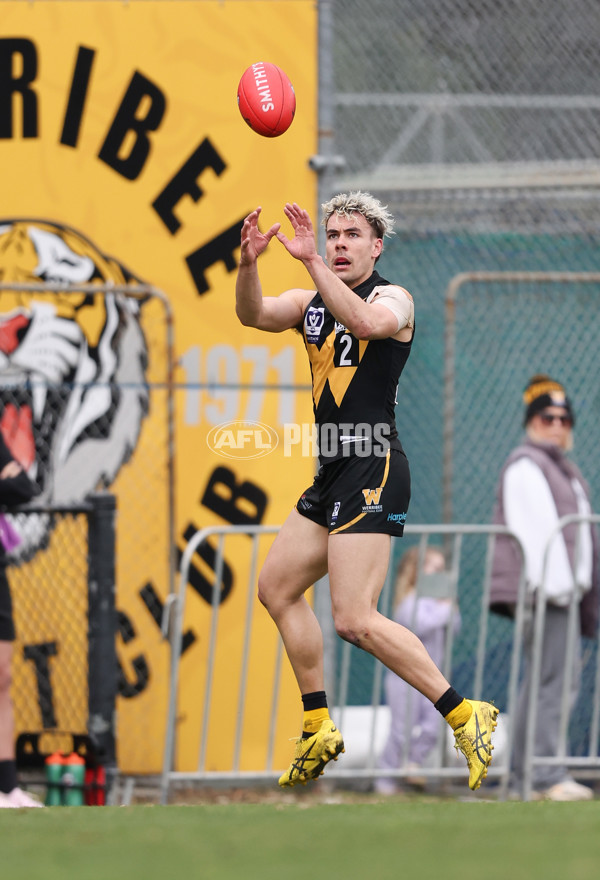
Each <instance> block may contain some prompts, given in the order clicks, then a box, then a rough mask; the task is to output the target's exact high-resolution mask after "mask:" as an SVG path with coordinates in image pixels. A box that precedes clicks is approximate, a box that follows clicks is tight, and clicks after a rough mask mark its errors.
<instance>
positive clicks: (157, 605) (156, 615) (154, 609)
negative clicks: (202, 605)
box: [140, 583, 196, 654]
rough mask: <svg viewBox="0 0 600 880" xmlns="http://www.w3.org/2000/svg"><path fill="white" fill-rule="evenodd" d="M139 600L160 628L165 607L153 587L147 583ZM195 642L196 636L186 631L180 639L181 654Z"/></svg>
mask: <svg viewBox="0 0 600 880" xmlns="http://www.w3.org/2000/svg"><path fill="white" fill-rule="evenodd" d="M140 598H141V600H142V602H143V603H144V605H145V606H146V608H147V609H148V611H149V612H150V615H151V617H152V620H153V621H154V622H155V623H156V625H157V626H158V628H159V629H160V628H161V627H162V620H163V612H164V609H165V606H164V604H163V602H162V601H161V598H160V596H159V595H158V593H157V592H156V590H155V589H154V585H153V584H151V583H147V584H146V585H145V586H143V587H142V589H141V590H140ZM195 641H196V636H195V635H194V633H193V631H192V630H191V629H188V630H186V632H184V633H183V635H182V638H181V653H182V654H185V652H186V651H187V649H188V648H190V647H191V646H192V645H193V644H194V642H195Z"/></svg>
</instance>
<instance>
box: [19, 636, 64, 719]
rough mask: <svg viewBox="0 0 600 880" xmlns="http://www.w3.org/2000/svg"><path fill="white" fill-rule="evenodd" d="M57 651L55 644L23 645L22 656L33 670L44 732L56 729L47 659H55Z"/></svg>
mask: <svg viewBox="0 0 600 880" xmlns="http://www.w3.org/2000/svg"><path fill="white" fill-rule="evenodd" d="M57 653H58V651H57V648H56V642H42V644H40V645H25V647H24V648H23V656H24V658H25V659H26V660H32V661H33V666H34V669H35V678H36V681H37V689H38V703H39V705H40V712H41V715H42V727H43V728H44V730H49V729H50V728H53V727H56V716H55V714H54V700H53V698H52V682H51V681H50V664H49V663H48V658H49V657H56V655H57Z"/></svg>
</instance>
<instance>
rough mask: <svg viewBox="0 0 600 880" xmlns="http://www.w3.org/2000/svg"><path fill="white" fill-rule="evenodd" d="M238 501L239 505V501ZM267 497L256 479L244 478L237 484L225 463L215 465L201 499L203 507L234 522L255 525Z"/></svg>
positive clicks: (235, 523) (261, 516) (261, 514)
mask: <svg viewBox="0 0 600 880" xmlns="http://www.w3.org/2000/svg"><path fill="white" fill-rule="evenodd" d="M215 488H216V489H218V491H215ZM223 496H225V498H224V497H223ZM240 501H241V502H242V504H241V505H240V504H239V503H238V502H240ZM267 501H268V498H267V496H266V495H265V493H264V492H263V491H262V489H259V487H258V486H257V485H256V484H255V483H250V482H249V481H248V480H244V482H243V483H240V485H239V486H238V485H237V483H236V480H235V474H234V473H233V471H230V470H229V468H226V467H217V468H215V469H214V471H213V472H212V474H211V475H210V477H209V480H208V485H207V486H206V489H205V490H204V495H203V496H202V499H201V503H202V504H204V506H205V507H208V509H209V510H212V511H213V513H216V514H217V516H221V517H223V519H225V520H227V522H230V523H231V524H232V525H234V526H254V525H258V524H259V523H260V522H261V521H262V518H263V516H264V513H265V510H266V507H267ZM243 507H245V508H246V510H244V509H243ZM248 507H250V512H249V513H248V512H247V511H248Z"/></svg>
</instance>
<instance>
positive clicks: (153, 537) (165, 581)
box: [0, 270, 175, 772]
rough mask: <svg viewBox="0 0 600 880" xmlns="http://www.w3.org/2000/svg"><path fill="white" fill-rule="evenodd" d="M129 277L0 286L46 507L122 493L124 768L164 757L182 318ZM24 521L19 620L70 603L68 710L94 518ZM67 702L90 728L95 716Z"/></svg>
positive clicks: (29, 461)
mask: <svg viewBox="0 0 600 880" xmlns="http://www.w3.org/2000/svg"><path fill="white" fill-rule="evenodd" d="M115 271H116V270H115ZM120 280H121V285H119V284H117V283H115V282H114V281H113V282H112V283H110V284H106V285H100V284H93V283H89V284H81V285H79V286H76V285H68V284H62V283H61V284H59V283H48V284H43V283H37V282H36V283H33V282H32V283H8V282H3V283H2V284H0V290H1V293H2V299H1V302H0V323H1V325H2V340H1V342H2V345H1V351H2V356H1V363H0V425H1V428H2V432H3V435H4V438H5V440H6V442H7V445H8V446H9V448H10V449H11V451H12V453H13V455H14V456H15V458H17V459H18V460H19V461H20V462H22V464H23V466H24V467H25V468H26V469H27V472H28V473H29V475H30V476H31V477H32V479H33V480H34V481H35V482H36V483H37V486H38V489H39V490H40V494H39V495H38V497H37V499H36V503H37V504H38V505H40V506H45V507H47V508H49V509H52V508H54V507H56V506H61V505H73V504H77V503H79V502H81V501H82V499H83V498H84V497H85V496H86V495H87V494H88V493H90V492H95V491H97V490H102V489H107V488H110V491H111V492H112V493H114V495H115V496H116V498H117V509H118V527H117V534H116V543H117V554H116V559H117V562H116V585H117V609H118V631H117V650H118V659H119V669H118V679H119V701H118V716H117V740H118V747H119V765H120V767H121V769H122V770H123V771H124V772H129V771H132V770H133V771H137V770H139V771H140V772H144V769H145V768H147V767H148V766H160V760H161V758H162V748H163V719H164V714H165V711H166V700H167V687H168V668H169V653H168V646H167V645H166V643H165V641H164V638H163V636H162V632H161V621H162V608H163V604H164V602H165V600H166V598H167V596H168V595H169V593H170V592H171V591H172V587H173V577H174V562H173V560H174V552H175V550H174V548H175V541H174V500H173V499H174V487H173V443H174V440H173V421H174V420H173V411H172V410H173V389H172V369H173V352H172V321H171V314H170V307H169V304H168V301H167V299H166V297H165V296H164V295H163V294H162V293H161V292H160V291H157V290H156V289H155V288H153V287H150V286H148V285H143V284H141V283H138V282H136V281H135V280H134V279H127V278H124V277H123V276H121V279H120ZM127 280H130V281H131V286H129V285H127V284H126V283H125V282H126V281H127ZM13 524H14V525H15V527H16V529H17V532H18V536H19V544H18V547H17V548H16V550H15V551H14V554H13V561H14V562H15V563H17V565H16V566H15V568H14V575H13V577H14V578H16V579H18V582H19V585H20V586H19V592H20V595H21V597H22V598H21V600H20V606H19V607H20V609H21V611H20V612H19V613H20V614H21V615H25V617H24V618H23V617H22V618H21V620H20V621H19V620H17V626H19V625H21V626H24V627H26V628H27V627H34V628H35V627H36V626H38V625H39V632H40V638H41V639H42V641H43V632H44V625H43V622H44V620H47V623H48V625H49V624H50V622H52V621H53V620H54V619H55V616H56V614H57V613H58V612H53V610H52V609H53V608H57V609H58V608H61V607H62V603H63V602H67V607H68V608H69V609H71V610H70V611H69V614H70V615H71V616H72V619H71V620H70V621H69V625H68V626H67V627H66V629H65V632H64V638H63V639H62V644H63V647H62V649H61V650H62V651H64V652H66V655H67V656H70V657H72V658H73V663H74V668H73V671H71V669H70V666H69V665H67V671H66V672H65V675H66V676H67V677H68V676H70V675H72V676H73V679H72V682H71V687H70V689H68V688H67V686H66V684H65V701H66V702H65V707H66V706H67V705H68V703H69V701H70V700H73V701H74V705H76V706H78V707H81V706H82V705H85V703H82V696H83V690H82V689H83V688H84V687H85V686H86V678H85V676H86V671H85V668H84V666H83V665H82V664H81V663H80V662H79V660H78V659H77V658H78V657H79V654H80V653H81V651H83V650H84V647H85V643H86V637H87V636H86V634H87V606H86V604H85V597H84V596H82V594H81V590H80V584H81V580H82V578H83V577H84V574H85V572H84V569H83V568H82V566H85V564H86V558H85V555H82V552H84V551H85V546H84V545H83V542H84V540H85V535H84V532H83V531H82V529H83V526H81V527H79V526H78V520H77V519H74V520H73V521H72V522H71V521H66V520H65V521H62V520H61V521H60V522H59V521H57V520H56V518H55V517H53V516H52V515H51V514H45V513H40V514H39V515H37V516H35V517H34V516H31V517H21V518H19V519H15V520H14V523H13ZM82 545H83V549H82ZM17 566H18V567H17ZM78 585H79V586H78ZM73 591H74V592H73ZM71 593H73V598H72V601H71V600H70V599H69V597H70V596H71ZM37 596H40V597H41V598H40V601H42V600H43V602H44V603H48V609H47V614H44V615H42V620H41V621H36V620H35V619H33V618H32V617H31V615H30V614H29V612H28V610H27V609H28V603H31V604H35V602H36V597H37ZM27 597H29V598H27ZM44 607H45V605H44ZM65 626H66V622H65ZM30 635H31V638H33V633H31V634H30ZM28 638H29V636H28ZM66 681H67V679H65V682H66ZM18 687H19V685H18V682H17V683H16V685H15V691H16V690H18ZM67 691H68V692H67ZM79 711H80V712H81V711H82V710H81V709H79ZM65 712H66V713H67V715H66V717H68V718H71V717H73V723H75V722H76V723H77V725H79V726H81V723H82V721H83V720H84V719H82V718H80V717H79V716H75V715H73V716H72V714H71V713H69V712H67V709H66V708H65ZM55 720H56V719H55ZM23 723H25V721H24V722H23ZM27 723H28V722H27ZM69 723H71V722H69Z"/></svg>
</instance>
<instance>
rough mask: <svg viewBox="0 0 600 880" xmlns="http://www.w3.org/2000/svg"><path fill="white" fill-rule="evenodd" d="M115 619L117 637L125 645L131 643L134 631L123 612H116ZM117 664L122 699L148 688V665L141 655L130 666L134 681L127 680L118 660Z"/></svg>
mask: <svg viewBox="0 0 600 880" xmlns="http://www.w3.org/2000/svg"><path fill="white" fill-rule="evenodd" d="M117 617H118V620H119V635H120V636H121V638H122V639H123V642H124V643H125V644H127V642H131V641H132V640H133V639H134V638H135V635H136V633H135V630H134V628H133V625H132V623H131V621H130V619H129V618H128V617H127V615H126V614H125V612H123V611H117ZM117 663H118V665H119V675H118V684H119V694H120V695H121V696H122V697H125V699H130V698H131V697H137V695H138V694H141V693H142V691H144V690H146V688H147V687H148V682H149V680H150V670H149V669H148V664H147V663H146V661H145V659H144V657H142V655H141V654H138V656H137V657H134V658H133V660H132V661H131V665H132V667H133V671H134V673H135V680H134V681H128V680H127V676H126V675H125V673H124V671H123V666H122V664H121V660H120V659H118V660H117Z"/></svg>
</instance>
